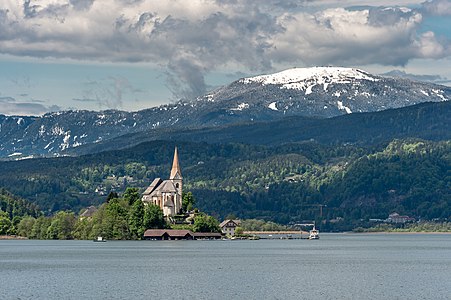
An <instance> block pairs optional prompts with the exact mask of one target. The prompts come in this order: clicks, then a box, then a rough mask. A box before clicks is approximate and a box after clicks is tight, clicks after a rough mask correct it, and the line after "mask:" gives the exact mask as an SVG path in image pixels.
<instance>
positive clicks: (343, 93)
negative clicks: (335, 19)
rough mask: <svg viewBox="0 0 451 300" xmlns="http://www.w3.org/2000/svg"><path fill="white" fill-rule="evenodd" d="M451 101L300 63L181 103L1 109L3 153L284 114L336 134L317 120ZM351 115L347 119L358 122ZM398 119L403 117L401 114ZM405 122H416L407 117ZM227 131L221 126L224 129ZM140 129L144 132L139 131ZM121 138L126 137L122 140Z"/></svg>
mask: <svg viewBox="0 0 451 300" xmlns="http://www.w3.org/2000/svg"><path fill="white" fill-rule="evenodd" d="M449 99H451V88H450V87H447V86H441V85H435V84H431V83H421V82H415V81H410V80H407V79H400V78H385V77H380V76H375V75H371V74H369V73H366V72H364V71H362V70H358V69H351V68H335V67H316V68H295V69H289V70H286V71H283V72H280V73H275V74H271V75H263V76H256V77H250V78H243V79H240V80H238V81H235V82H233V83H231V84H230V85H227V86H224V87H221V88H219V89H217V90H215V91H213V92H211V93H209V94H207V95H205V96H203V97H199V98H198V99H195V100H192V101H180V102H177V103H175V104H168V105H163V106H160V107H155V108H151V109H146V110H142V111H138V112H124V111H115V110H108V111H102V112H93V111H64V112H57V113H49V114H46V115H44V116H42V117H20V116H4V115H0V157H3V158H8V157H9V158H11V159H15V158H17V159H22V158H27V157H34V156H55V155H56V156H58V155H63V154H66V153H71V154H77V152H78V151H76V150H77V148H78V147H80V146H83V145H95V144H103V143H104V142H105V141H113V139H114V140H115V141H116V142H117V143H124V141H125V140H126V139H127V137H125V135H130V134H134V133H138V135H137V136H140V137H141V138H142V139H146V136H157V137H158V138H159V139H165V138H171V137H172V138H174V137H175V136H176V133H177V131H178V130H182V129H183V130H188V129H189V130H194V129H195V130H200V132H205V130H206V129H205V128H206V127H210V129H208V130H210V132H215V130H216V129H214V128H215V127H216V128H223V127H224V126H226V125H236V124H244V123H250V122H269V121H278V120H279V121H280V122H281V123H277V124H279V125H278V126H282V125H280V124H284V122H287V123H286V124H290V122H294V123H296V124H303V125H302V126H304V125H305V124H307V123H309V122H310V123H312V124H313V123H315V122H318V123H316V124H322V125H315V126H317V128H321V132H326V133H327V132H329V133H331V132H334V130H336V128H335V129H334V127H330V130H329V131H327V128H326V127H327V126H335V125H333V124H335V123H334V122H331V123H327V122H328V121H320V120H318V119H321V118H331V117H336V116H340V115H346V114H351V113H357V112H375V111H382V110H386V109H390V108H401V107H406V106H411V105H415V104H418V103H423V102H443V101H448V100H449ZM434 109H435V110H436V111H435V112H434V113H440V111H439V110H440V109H448V111H449V106H435V108H434ZM286 117H309V118H316V120H310V121H308V120H307V119H300V118H298V119H296V121H293V120H294V119H288V120H285V118H286ZM442 117H443V115H442ZM353 118H354V116H353V117H351V118H349V119H343V120H356V119H353ZM355 118H357V119H358V118H359V117H355ZM396 118H402V114H401V115H399V116H397V117H396ZM428 118H431V117H430V116H429V117H428ZM301 120H303V121H301ZM437 121H438V122H439V123H440V122H442V123H443V122H445V123H446V122H448V121H449V119H446V117H444V119H443V118H442V119H440V118H439V120H437ZM303 122H304V123H303ZM351 123H352V127H349V128H344V129H343V130H347V131H354V130H356V128H357V127H358V126H364V124H360V123H358V122H354V121H352V122H351ZM442 125H443V124H442ZM246 126H251V127H252V125H246ZM312 126H313V125H312ZM318 126H319V127H318ZM350 126H351V125H350ZM356 126H357V127H356ZM372 126H373V127H374V126H377V125H372ZM380 126H381V127H384V126H386V124H380ZM404 126H407V127H409V126H414V125H413V124H410V125H409V124H408V122H407V123H404ZM282 127H283V126H282ZM249 128H250V127H235V128H233V127H229V129H227V130H229V133H228V134H229V135H232V136H234V139H238V140H240V139H241V140H243V139H244V141H248V138H247V137H246V132H248V130H249ZM274 129H275V130H276V127H275V128H274ZM300 129H301V128H298V129H297V130H300ZM174 130H177V131H174ZM208 130H206V131H208ZM218 130H219V131H221V130H223V129H218ZM227 130H226V131H221V132H222V133H223V134H225V132H227ZM233 130H236V132H234V131H233ZM407 131H408V130H407ZM140 132H143V134H141V135H139V133H140ZM166 133H170V134H168V135H166ZM216 133H217V132H215V134H216ZM240 135H241V138H240ZM332 135H336V134H335V133H333V134H332ZM121 136H124V139H118V138H119V137H121ZM203 136H208V135H205V134H204V135H203ZM247 136H249V134H248V135H247ZM279 136H280V135H279ZM304 137H305V138H312V139H318V137H319V135H318V134H316V135H315V134H313V135H310V137H309V135H308V134H306V135H305V136H304ZM151 139H152V138H151ZM223 139H225V140H226V138H223ZM298 139H299V138H298ZM338 140H339V139H338ZM338 140H337V141H338ZM129 142H130V140H129ZM125 143H128V142H125ZM94 148H96V147H93V148H92V149H94ZM80 149H82V148H80ZM84 149H85V150H80V153H86V151H88V150H87V149H90V148H89V147H88V146H86V147H84ZM93 151H94V150H93Z"/></svg>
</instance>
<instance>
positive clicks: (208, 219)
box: [193, 213, 221, 232]
mask: <svg viewBox="0 0 451 300" xmlns="http://www.w3.org/2000/svg"><path fill="white" fill-rule="evenodd" d="M193 228H194V231H195V232H221V229H220V228H219V222H218V220H216V219H215V218H213V217H212V216H209V215H206V214H204V213H200V214H198V215H197V216H196V217H195V218H194V226H193Z"/></svg>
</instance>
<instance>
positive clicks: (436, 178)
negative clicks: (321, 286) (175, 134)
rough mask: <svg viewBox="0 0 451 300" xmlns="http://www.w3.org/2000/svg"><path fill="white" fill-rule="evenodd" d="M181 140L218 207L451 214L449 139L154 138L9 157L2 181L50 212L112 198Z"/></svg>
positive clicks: (207, 205)
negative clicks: (74, 153) (367, 142)
mask: <svg viewBox="0 0 451 300" xmlns="http://www.w3.org/2000/svg"><path fill="white" fill-rule="evenodd" d="M175 146H178V149H179V157H180V164H181V167H182V174H183V176H184V180H185V185H184V188H185V190H191V191H192V192H193V193H194V195H195V196H196V198H197V205H198V206H199V208H201V209H203V210H205V211H206V212H208V213H211V214H214V215H216V216H219V217H224V216H226V215H227V214H229V213H234V214H236V215H238V216H239V217H243V218H245V217H247V218H249V217H253V218H254V217H255V218H265V219H271V220H275V221H278V222H282V223H288V222H290V221H299V220H305V219H315V218H318V214H319V210H318V205H327V207H324V212H323V214H324V215H323V218H324V219H328V220H333V219H336V218H344V220H345V222H346V224H352V222H354V221H356V220H360V219H365V218H383V217H386V216H387V214H388V213H391V212H393V211H397V212H398V213H402V214H408V215H411V216H416V217H421V218H446V217H449V216H450V214H451V210H450V209H451V203H450V201H451V194H450V191H451V186H450V185H451V180H450V171H449V170H451V155H450V153H451V152H450V150H451V143H450V142H449V141H441V142H432V141H424V140H395V141H393V142H391V143H389V144H385V145H380V146H375V147H372V148H361V147H357V146H352V145H347V146H324V145H321V144H318V143H312V142H309V143H294V144H284V145H281V146H274V147H268V146H258V145H244V144H207V143H192V142H183V143H182V142H179V143H175V142H166V141H154V142H148V143H143V144H140V145H138V146H136V147H134V148H131V149H127V150H122V151H110V152H103V153H99V154H96V155H86V156H81V157H64V158H54V159H33V160H24V161H14V162H2V163H0V168H1V169H2V172H1V174H0V186H3V187H5V188H7V189H9V190H10V191H11V192H13V193H14V194H17V195H20V196H22V197H24V198H26V199H28V200H30V201H33V202H35V203H37V204H38V205H39V206H40V207H41V208H42V209H44V210H45V211H47V212H48V213H50V212H52V211H55V210H62V209H72V210H74V211H79V209H80V208H82V207H86V206H88V205H90V204H99V203H101V202H103V201H105V198H106V195H107V193H108V192H109V191H111V190H113V189H114V190H116V191H119V192H120V191H123V190H124V188H125V187H126V186H136V187H139V188H142V189H144V188H145V187H147V185H148V184H149V183H150V181H151V180H152V179H153V178H155V177H162V178H166V177H168V176H169V171H170V164H171V159H172V154H173V150H174V147H175Z"/></svg>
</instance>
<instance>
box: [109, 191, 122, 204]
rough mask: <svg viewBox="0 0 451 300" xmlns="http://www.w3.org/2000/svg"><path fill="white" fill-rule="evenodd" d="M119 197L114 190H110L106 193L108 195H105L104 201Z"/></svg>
mask: <svg viewBox="0 0 451 300" xmlns="http://www.w3.org/2000/svg"><path fill="white" fill-rule="evenodd" d="M118 198H119V195H118V194H117V193H116V192H114V191H113V192H110V193H109V194H108V196H107V197H106V203H109V202H110V201H111V200H113V199H118Z"/></svg>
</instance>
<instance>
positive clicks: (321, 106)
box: [200, 67, 451, 117]
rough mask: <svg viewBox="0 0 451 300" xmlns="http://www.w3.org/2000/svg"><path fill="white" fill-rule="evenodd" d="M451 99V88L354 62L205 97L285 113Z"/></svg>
mask: <svg viewBox="0 0 451 300" xmlns="http://www.w3.org/2000/svg"><path fill="white" fill-rule="evenodd" d="M449 99H451V88H450V87H446V86H440V85H434V84H430V83H422V82H414V81H410V80H406V79H401V78H387V77H381V76H375V75H371V74H369V73H367V72H365V71H362V70H359V69H352V68H337V67H314V68H294V69H289V70H285V71H282V72H279V73H275V74H270V75H261V76H256V77H250V78H243V79H240V80H238V81H236V82H234V83H232V84H230V85H228V86H225V87H222V88H220V89H218V90H216V91H214V92H212V93H210V94H208V95H206V96H204V97H202V98H201V99H200V100H201V101H205V102H221V103H222V102H224V101H227V103H228V104H229V106H228V107H229V111H232V112H233V111H245V110H251V111H252V110H254V109H257V108H258V109H259V110H261V109H270V110H273V111H276V112H279V113H282V114H284V115H304V116H315V117H316V116H319V117H333V116H337V115H341V114H349V113H353V112H370V111H379V110H384V109H388V108H399V107H404V106H409V105H413V104H418V103H422V102H426V101H433V102H438V101H446V100H449Z"/></svg>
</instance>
